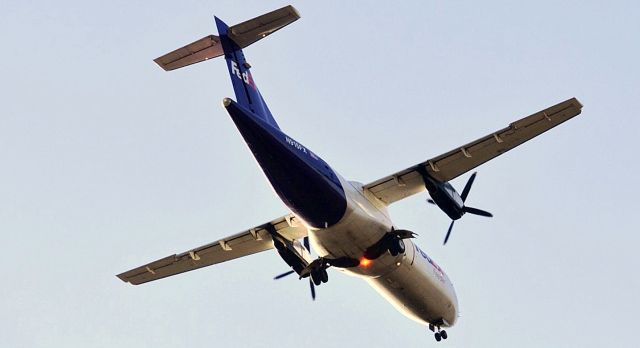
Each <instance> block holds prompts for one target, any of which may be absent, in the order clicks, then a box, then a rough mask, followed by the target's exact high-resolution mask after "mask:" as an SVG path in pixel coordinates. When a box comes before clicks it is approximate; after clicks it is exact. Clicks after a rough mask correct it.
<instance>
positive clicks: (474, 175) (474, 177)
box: [460, 172, 478, 202]
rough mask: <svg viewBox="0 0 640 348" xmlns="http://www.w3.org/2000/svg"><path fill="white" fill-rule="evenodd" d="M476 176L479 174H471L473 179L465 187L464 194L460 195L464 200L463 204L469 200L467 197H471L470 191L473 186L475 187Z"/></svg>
mask: <svg viewBox="0 0 640 348" xmlns="http://www.w3.org/2000/svg"><path fill="white" fill-rule="evenodd" d="M476 174H478V172H473V174H471V177H470V178H469V180H468V181H467V184H466V185H464V189H463V190H462V194H461V195H460V198H462V201H463V202H464V201H466V200H467V196H468V195H469V191H470V190H471V185H473V181H474V180H475V179H476Z"/></svg>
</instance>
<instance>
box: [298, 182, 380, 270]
mask: <svg viewBox="0 0 640 348" xmlns="http://www.w3.org/2000/svg"><path fill="white" fill-rule="evenodd" d="M339 179H340V182H341V184H342V187H343V188H344V192H345V196H346V201H347V206H346V210H345V213H344V216H343V217H342V219H341V220H340V221H338V222H337V223H336V224H334V225H332V226H329V227H328V228H322V229H311V230H309V237H310V241H311V245H312V246H313V249H314V250H315V251H316V252H317V253H318V255H320V256H327V257H343V256H348V257H351V258H355V259H360V258H361V257H362V255H363V254H364V251H365V250H366V249H367V248H368V247H370V246H371V245H373V244H374V243H376V242H377V241H378V240H380V238H382V236H384V234H385V233H387V232H388V231H390V230H391V227H392V223H391V220H389V218H388V215H387V213H386V210H381V209H380V208H379V207H376V206H374V205H373V204H372V203H371V202H370V201H369V200H368V199H367V198H365V196H364V195H363V194H362V193H361V192H359V191H358V188H357V187H354V186H353V185H352V184H351V183H349V182H347V181H346V180H344V179H343V178H342V177H340V176H339Z"/></svg>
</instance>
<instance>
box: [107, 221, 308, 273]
mask: <svg viewBox="0 0 640 348" xmlns="http://www.w3.org/2000/svg"><path fill="white" fill-rule="evenodd" d="M271 228H273V230H274V231H276V232H277V233H278V234H279V235H280V236H282V237H284V238H286V239H288V240H296V239H299V238H302V237H304V236H306V235H307V229H306V228H305V227H304V226H303V225H302V224H300V223H298V222H297V221H296V218H295V217H294V216H292V215H287V216H284V217H282V218H279V219H276V220H273V221H271V222H268V223H266V224H264V225H260V226H258V227H255V228H252V229H250V230H247V231H243V232H240V233H237V234H235V235H232V236H229V237H226V238H224V239H220V240H217V241H215V242H213V243H210V244H207V245H203V246H201V247H198V248H195V249H191V250H189V251H186V252H183V253H181V254H174V255H170V256H167V257H164V258H162V259H159V260H156V261H153V262H150V263H148V264H146V265H142V266H140V267H136V268H134V269H132V270H129V271H126V272H124V273H121V274H118V278H120V279H121V280H122V281H124V282H128V283H131V284H134V285H138V284H142V283H146V282H150V281H153V280H158V279H162V278H165V277H169V276H172V275H176V274H179V273H183V272H188V271H192V270H195V269H198V268H202V267H206V266H211V265H214V264H217V263H221V262H224V261H229V260H232V259H236V258H239V257H243V256H247V255H251V254H255V253H258V252H261V251H265V250H269V249H273V247H274V246H273V241H272V239H271V234H270V233H269V231H268V229H271Z"/></svg>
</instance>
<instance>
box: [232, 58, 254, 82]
mask: <svg viewBox="0 0 640 348" xmlns="http://www.w3.org/2000/svg"><path fill="white" fill-rule="evenodd" d="M231 74H233V75H235V76H236V77H237V78H239V79H240V80H242V81H244V83H246V84H248V85H249V86H251V87H254V88H255V85H254V84H253V79H252V78H251V74H249V71H245V72H240V68H239V67H238V63H236V62H235V61H233V60H232V61H231Z"/></svg>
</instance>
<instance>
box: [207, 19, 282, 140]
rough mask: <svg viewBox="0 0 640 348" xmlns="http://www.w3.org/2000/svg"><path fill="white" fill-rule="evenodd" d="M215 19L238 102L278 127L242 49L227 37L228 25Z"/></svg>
mask: <svg viewBox="0 0 640 348" xmlns="http://www.w3.org/2000/svg"><path fill="white" fill-rule="evenodd" d="M215 19H216V25H217V27H218V35H219V36H220V43H221V44H222V49H223V51H224V58H225V60H226V61H227V68H228V69H229V76H230V77H231V83H232V84H233V90H234V91H235V93H236V99H237V101H238V104H240V105H242V106H244V107H245V108H246V109H248V110H251V111H252V112H253V113H254V114H255V115H256V116H257V117H259V118H261V119H262V120H263V121H265V122H267V123H268V124H270V125H272V126H273V127H275V128H278V129H280V127H278V123H276V120H275V119H274V118H273V115H271V111H269V107H267V104H266V103H265V101H264V99H263V98H262V95H261V94H260V91H259V90H258V86H256V83H255V81H254V80H253V77H252V76H251V65H249V63H247V61H246V59H245V57H244V53H243V52H242V49H241V48H240V47H239V46H238V45H237V44H236V43H235V42H234V41H233V40H231V39H230V38H229V35H228V32H229V27H228V26H227V24H226V23H224V22H223V21H222V20H220V19H219V18H218V17H216V18H215Z"/></svg>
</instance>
